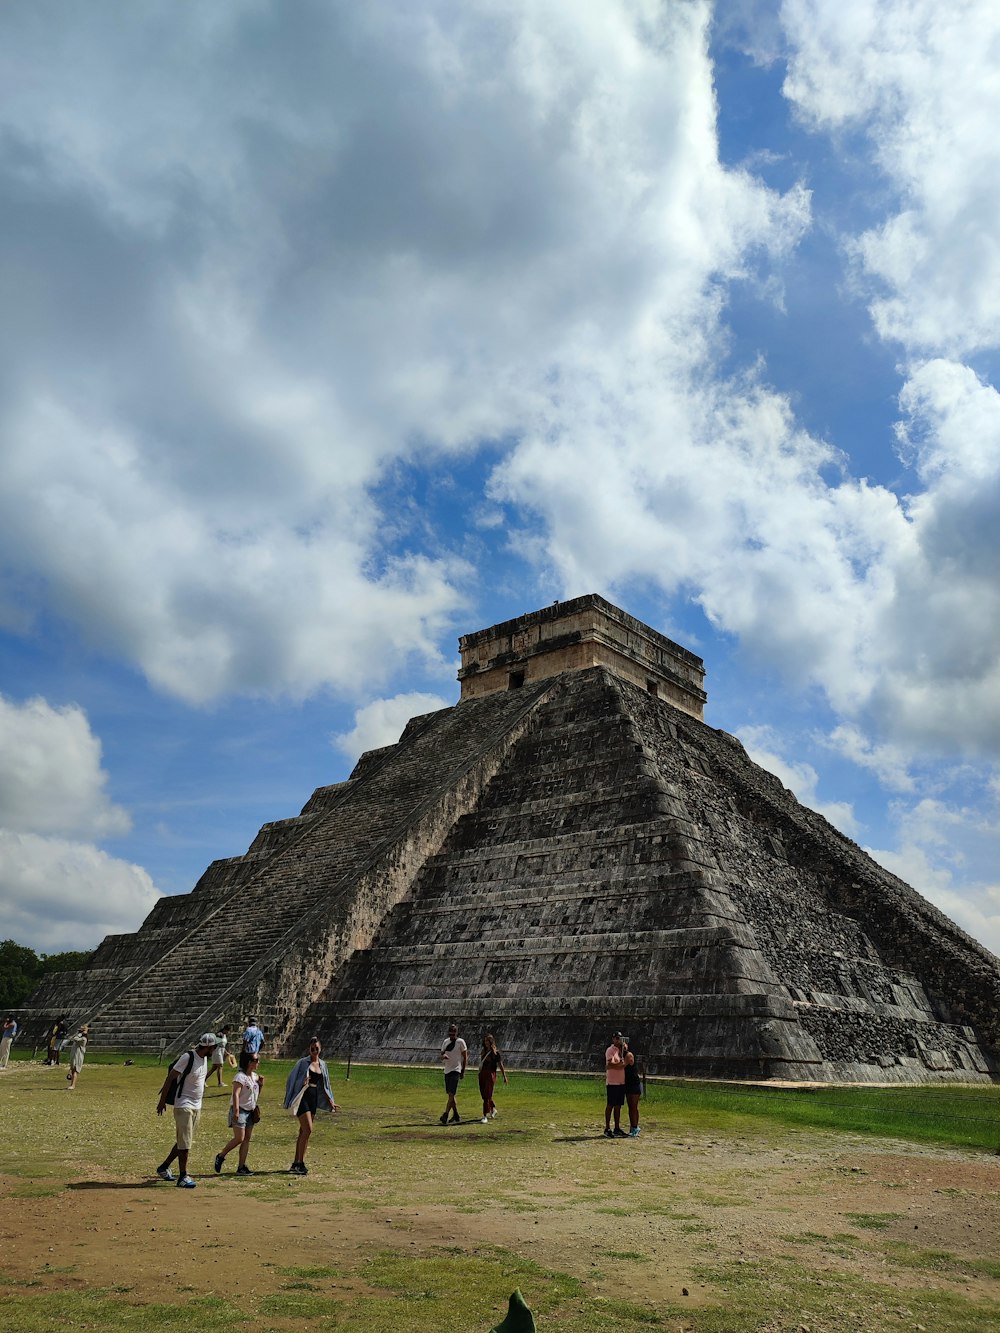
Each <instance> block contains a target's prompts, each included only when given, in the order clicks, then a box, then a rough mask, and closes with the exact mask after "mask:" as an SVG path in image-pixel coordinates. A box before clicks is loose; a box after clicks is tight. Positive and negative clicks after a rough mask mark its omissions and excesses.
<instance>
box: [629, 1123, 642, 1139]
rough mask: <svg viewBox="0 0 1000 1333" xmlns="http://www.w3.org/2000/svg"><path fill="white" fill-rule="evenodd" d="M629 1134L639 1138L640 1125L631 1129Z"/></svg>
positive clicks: (630, 1136)
mask: <svg viewBox="0 0 1000 1333" xmlns="http://www.w3.org/2000/svg"><path fill="white" fill-rule="evenodd" d="M628 1136H629V1138H630V1139H637V1138H638V1137H639V1126H638V1125H636V1127H635V1129H630V1130H629V1132H628Z"/></svg>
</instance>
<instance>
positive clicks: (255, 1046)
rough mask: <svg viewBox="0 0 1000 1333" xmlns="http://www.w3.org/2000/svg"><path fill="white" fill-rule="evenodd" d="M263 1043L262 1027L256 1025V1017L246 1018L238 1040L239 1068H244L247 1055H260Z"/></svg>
mask: <svg viewBox="0 0 1000 1333" xmlns="http://www.w3.org/2000/svg"><path fill="white" fill-rule="evenodd" d="M263 1045H264V1029H263V1028H261V1027H258V1025H257V1020H256V1018H248V1019H247V1025H246V1027H245V1028H244V1029H243V1037H242V1039H241V1041H240V1068H241V1069H246V1067H247V1056H248V1055H260V1048H261V1047H262V1046H263Z"/></svg>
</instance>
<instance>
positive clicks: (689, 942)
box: [367, 925, 757, 964]
mask: <svg viewBox="0 0 1000 1333" xmlns="http://www.w3.org/2000/svg"><path fill="white" fill-rule="evenodd" d="M723 945H732V946H734V947H736V948H740V949H756V948H757V941H756V939H755V937H754V935H753V933H752V932H751V931H750V930H748V929H747V928H746V927H745V926H739V925H724V926H701V927H693V928H692V927H689V928H682V929H679V930H643V931H635V932H628V933H627V932H614V933H607V934H579V935H535V934H532V935H530V936H524V937H521V938H514V939H508V940H506V941H497V942H495V943H493V944H492V945H491V950H492V956H493V957H494V958H497V957H500V958H505V959H512V958H534V957H537V956H539V955H549V954H553V953H566V952H572V953H575V954H588V953H599V954H608V953H616V954H618V953H620V954H630V953H650V952H664V951H666V950H677V949H706V948H719V947H721V946H723ZM367 952H368V953H369V954H375V953H377V954H378V955H379V957H380V959H381V960H382V961H383V962H386V963H409V964H415V963H418V962H426V963H435V962H437V961H438V960H440V959H442V958H451V959H454V958H461V957H471V956H474V955H475V950H474V949H473V948H472V947H471V946H469V947H467V946H465V945H451V944H402V945H385V946H376V947H374V948H372V949H370V950H368V951H367Z"/></svg>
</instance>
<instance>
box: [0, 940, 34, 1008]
mask: <svg viewBox="0 0 1000 1333" xmlns="http://www.w3.org/2000/svg"><path fill="white" fill-rule="evenodd" d="M41 977H42V960H41V959H40V958H39V956H38V954H36V953H35V951H34V949H28V948H26V947H25V945H23V944H16V943H15V942H14V940H4V941H3V943H2V944H0V1009H16V1008H17V1006H18V1005H20V1004H23V1003H24V1001H25V1000H26V999H27V998H28V996H29V995H30V994H31V992H32V991H33V990H34V989H35V987H36V986H37V985H38V983H39V981H40V980H41Z"/></svg>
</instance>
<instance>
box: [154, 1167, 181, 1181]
mask: <svg viewBox="0 0 1000 1333" xmlns="http://www.w3.org/2000/svg"><path fill="white" fill-rule="evenodd" d="M156 1174H157V1175H158V1176H159V1177H160V1179H161V1180H176V1179H177V1177H176V1176H175V1175H174V1173H173V1172H172V1171H171V1169H170V1167H169V1166H158V1167H157V1168H156Z"/></svg>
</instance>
